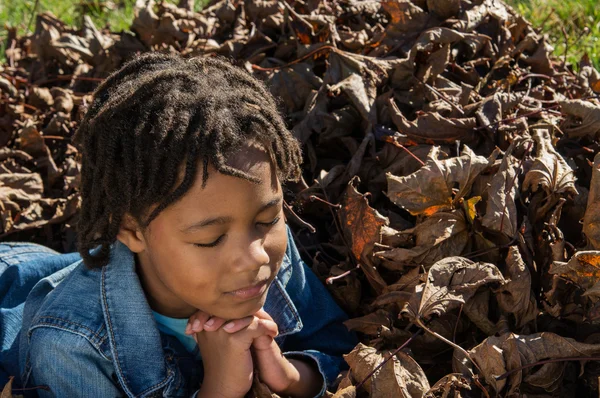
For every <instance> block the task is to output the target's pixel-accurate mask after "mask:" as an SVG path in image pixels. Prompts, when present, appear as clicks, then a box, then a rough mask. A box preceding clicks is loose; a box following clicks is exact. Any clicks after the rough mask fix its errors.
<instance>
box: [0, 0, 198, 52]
mask: <svg viewBox="0 0 600 398" xmlns="http://www.w3.org/2000/svg"><path fill="white" fill-rule="evenodd" d="M159 1H160V0H157V1H156V2H157V3H158V2H159ZM170 2H171V3H176V2H177V1H176V0H170ZM206 3H207V0H196V2H195V7H194V8H195V9H196V11H200V10H201V9H202V7H203V6H204V4H206ZM134 5H135V0H113V1H110V0H108V1H105V0H39V1H38V2H37V4H36V0H0V63H4V61H5V57H4V48H5V46H6V36H7V32H6V30H5V28H4V26H5V25H6V26H10V27H16V28H17V33H18V35H19V36H22V35H24V34H27V33H33V31H34V30H35V16H34V18H33V19H31V16H32V15H35V14H37V13H41V12H44V11H50V12H52V13H53V14H54V15H55V16H56V17H58V18H59V19H60V20H62V21H63V22H65V23H66V24H67V25H70V26H73V27H80V26H81V25H82V22H83V16H84V15H86V14H87V15H89V16H90V17H91V18H92V21H93V22H94V24H95V25H96V27H97V28H99V29H100V28H105V27H107V28H109V29H110V30H111V31H114V32H121V31H123V30H125V31H128V30H129V27H130V26H131V22H132V21H133V8H134ZM34 8H35V14H34ZM30 20H31V24H29V21H30Z"/></svg>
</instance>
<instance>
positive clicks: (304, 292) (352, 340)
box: [282, 227, 358, 396]
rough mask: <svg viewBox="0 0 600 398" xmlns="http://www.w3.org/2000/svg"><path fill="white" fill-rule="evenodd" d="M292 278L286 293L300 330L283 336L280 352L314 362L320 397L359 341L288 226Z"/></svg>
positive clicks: (345, 365) (345, 316)
mask: <svg viewBox="0 0 600 398" xmlns="http://www.w3.org/2000/svg"><path fill="white" fill-rule="evenodd" d="M287 255H288V256H289V258H290V260H291V268H292V275H291V277H290V279H289V282H288V283H287V285H286V291H287V293H288V294H289V296H290V298H291V300H292V302H293V303H294V305H295V306H296V309H297V310H298V314H299V315H300V319H301V321H302V324H303V327H302V329H301V330H300V331H299V332H298V333H294V334H290V335H289V336H287V337H286V339H285V341H284V343H283V347H282V350H283V351H284V355H285V356H286V357H288V358H298V359H301V358H303V359H306V360H308V361H314V362H315V363H316V365H317V366H318V369H319V371H320V372H321V375H322V376H323V379H324V384H323V387H322V390H321V393H320V395H319V396H322V395H323V394H324V393H325V389H326V387H328V386H330V385H331V384H332V383H333V381H334V380H335V379H336V377H337V375H338V374H339V372H340V371H341V370H343V369H347V364H346V362H345V361H344V359H343V357H342V355H343V354H347V353H349V352H350V351H352V349H353V348H354V347H355V346H356V344H357V343H358V339H357V338H356V335H355V334H354V333H353V332H349V331H348V329H347V328H346V326H344V324H343V323H342V322H343V321H345V320H346V319H348V317H347V315H346V313H344V311H342V309H341V308H340V307H339V306H338V305H337V304H336V303H335V301H334V300H333V298H332V297H331V295H330V294H329V292H328V291H327V289H326V288H325V286H323V284H322V283H321V281H320V280H319V279H318V278H317V276H316V275H315V274H314V273H313V272H312V271H311V270H310V269H309V268H308V267H307V266H306V264H305V263H304V261H302V259H301V258H300V254H299V253H298V249H297V247H296V244H295V243H294V238H293V236H292V234H291V231H290V229H289V227H288V251H287Z"/></svg>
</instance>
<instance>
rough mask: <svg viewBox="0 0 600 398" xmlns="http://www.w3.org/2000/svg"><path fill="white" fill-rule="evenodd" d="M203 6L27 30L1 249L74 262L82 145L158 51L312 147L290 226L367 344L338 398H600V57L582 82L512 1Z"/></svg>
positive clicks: (11, 47)
mask: <svg viewBox="0 0 600 398" xmlns="http://www.w3.org/2000/svg"><path fill="white" fill-rule="evenodd" d="M189 3H190V2H189V1H184V2H183V4H182V5H181V7H177V6H175V5H173V4H170V3H162V4H154V3H153V1H152V0H148V1H144V0H139V1H138V4H137V8H136V16H135V20H134V21H133V24H132V26H131V30H132V31H133V32H135V35H132V34H129V33H118V34H117V33H113V32H108V31H99V30H98V29H97V28H96V27H94V26H93V24H92V23H91V21H90V20H89V19H86V20H85V23H84V26H83V28H82V29H80V30H75V29H72V28H70V27H68V26H65V25H64V24H63V23H62V22H61V21H59V20H57V19H56V18H54V17H53V16H52V15H51V14H48V13H45V14H41V15H39V16H38V17H37V23H36V29H35V34H33V35H31V36H27V37H16V36H15V34H14V32H9V33H10V34H9V38H8V46H7V51H6V56H7V63H6V64H5V65H2V66H1V67H0V94H1V97H0V148H1V149H0V217H1V218H0V220H1V223H0V233H1V235H0V237H2V238H3V239H11V240H16V239H27V240H30V239H34V240H37V241H39V242H41V243H43V244H46V245H49V246H52V247H54V248H56V249H58V250H62V251H67V250H68V251H73V250H74V244H73V236H74V234H73V227H72V225H73V224H74V218H75V217H76V215H77V209H78V205H79V200H80V199H79V195H78V191H77V184H78V178H79V170H80V169H79V167H80V166H79V163H78V161H79V159H78V152H77V150H76V149H75V148H74V147H73V146H72V145H71V144H70V138H71V137H72V135H73V133H74V131H75V130H76V129H77V126H78V123H79V121H80V120H81V118H82V115H83V114H84V112H85V109H86V105H87V104H88V103H89V100H90V92H91V90H93V88H94V87H95V86H96V85H97V84H98V82H99V81H101V80H102V78H104V77H106V76H107V74H108V73H109V72H110V71H112V70H114V69H115V68H117V67H118V66H120V65H121V64H122V63H123V62H124V61H126V60H127V59H128V58H129V57H131V56H132V55H133V54H135V53H138V52H144V51H151V50H160V51H172V52H179V53H182V54H185V55H188V56H194V55H212V54H220V55H224V56H227V57H230V58H232V59H234V60H235V62H236V63H237V64H239V65H240V66H242V67H244V68H246V69H247V70H248V71H250V72H251V73H253V74H254V75H256V76H257V77H259V78H260V79H262V80H264V81H265V82H266V83H267V84H268V86H269V87H270V89H271V91H272V93H273V94H274V95H275V96H277V97H279V98H280V99H281V110H282V113H283V114H284V115H285V117H286V121H287V123H288V126H289V128H290V129H291V130H292V131H293V133H294V135H295V136H296V137H297V138H298V140H300V141H301V142H302V145H303V150H304V153H305V165H304V171H305V173H304V181H302V183H301V184H299V185H298V186H294V187H288V192H287V193H286V198H287V203H288V206H287V208H286V211H287V217H288V221H289V223H290V224H291V226H292V228H293V230H294V231H295V233H296V235H297V240H298V242H299V247H300V249H301V251H302V253H303V255H305V258H306V259H307V260H308V261H307V262H308V263H309V265H311V266H312V268H313V269H314V271H315V272H316V273H317V274H318V275H319V276H320V277H321V278H322V279H323V280H324V281H325V279H326V278H328V279H327V286H328V288H329V289H330V291H331V293H332V294H333V295H334V297H335V298H336V300H337V301H338V302H339V303H340V305H342V306H343V308H344V309H345V310H346V311H347V312H348V313H349V314H350V316H351V318H353V319H351V320H350V321H348V322H347V326H348V327H349V328H350V329H352V330H355V331H357V332H360V336H361V341H362V343H361V344H359V345H358V346H357V347H356V348H355V349H354V350H353V351H352V352H351V353H350V354H348V355H347V356H346V361H347V362H348V363H349V365H350V367H351V371H350V372H348V373H347V374H345V375H344V377H341V378H340V380H339V382H340V383H339V388H338V391H337V392H336V393H335V394H334V393H333V392H332V393H331V394H330V396H334V397H355V396H359V397H360V396H371V397H421V396H428V397H480V396H485V397H490V396H507V397H508V396H527V397H538V396H539V397H541V396H560V397H575V396H577V397H583V396H596V395H597V394H598V377H599V376H600V366H599V365H598V363H597V362H592V361H595V360H597V359H600V333H599V332H600V327H599V323H600V284H597V281H598V278H599V277H600V155H599V156H595V154H597V153H598V152H599V151H598V149H599V143H598V140H597V135H598V133H599V132H600V102H599V101H598V98H597V96H596V94H595V92H594V90H600V82H599V79H600V74H599V73H598V72H597V71H596V70H595V69H593V67H592V66H591V63H590V62H589V60H587V59H583V60H582V61H581V64H580V66H579V69H578V70H579V72H576V73H575V72H573V69H572V68H571V67H570V66H569V65H565V64H564V62H562V60H559V59H554V58H553V57H552V47H551V46H550V45H549V44H548V43H547V41H546V40H545V39H544V37H542V36H540V35H539V34H538V33H537V32H536V30H535V29H534V27H532V26H531V25H530V24H529V23H528V22H527V21H525V20H524V19H523V18H522V17H521V16H519V15H518V14H516V13H515V12H514V10H512V9H510V8H509V7H507V6H505V5H504V4H503V3H502V2H500V1H498V0H393V1H370V0H363V1H359V0H337V1H336V0H328V1H316V0H302V1H294V2H291V1H275V0H266V1H245V2H244V1H239V0H238V1H234V0H222V1H213V2H212V3H211V5H209V6H208V7H207V8H206V9H205V10H204V11H202V12H201V13H194V12H192V11H189V10H190V9H191V8H189V6H190V4H189ZM185 6H187V7H188V8H186V7H185ZM385 359H388V360H387V361H385V362H384V360H385ZM586 361H587V362H586ZM264 387H265V386H260V385H258V386H257V387H256V388H255V393H256V395H257V396H261V397H264V396H266V397H269V396H271V395H270V393H269V392H265V389H264Z"/></svg>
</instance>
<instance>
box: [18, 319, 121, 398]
mask: <svg viewBox="0 0 600 398" xmlns="http://www.w3.org/2000/svg"><path fill="white" fill-rule="evenodd" d="M31 352H33V353H37V354H36V355H33V356H32V357H30V358H29V360H30V362H29V364H30V373H29V377H27V378H25V377H23V380H26V385H25V387H33V386H36V387H37V386H44V385H45V386H47V387H48V389H42V388H38V389H36V390H35V391H36V392H37V394H38V396H39V397H42V398H45V397H124V396H126V394H125V393H124V392H123V391H122V390H121V389H120V388H119V387H118V386H117V384H116V383H115V382H114V381H113V379H112V377H113V375H114V370H113V366H112V362H111V361H110V360H109V359H108V358H105V357H103V356H101V354H100V353H99V352H98V351H97V350H96V349H95V348H94V347H93V346H92V344H91V343H90V342H89V341H88V340H87V339H86V338H84V337H82V336H79V335H77V334H74V333H70V332H64V331H61V330H57V329H53V328H48V327H38V328H36V329H34V330H33V332H32V334H31ZM115 377H116V376H115Z"/></svg>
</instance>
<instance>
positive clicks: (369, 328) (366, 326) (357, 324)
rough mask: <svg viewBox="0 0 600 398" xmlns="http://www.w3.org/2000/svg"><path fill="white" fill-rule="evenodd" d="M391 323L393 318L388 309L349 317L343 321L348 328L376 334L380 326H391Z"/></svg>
mask: <svg viewBox="0 0 600 398" xmlns="http://www.w3.org/2000/svg"><path fill="white" fill-rule="evenodd" d="M392 323H393V320H392V318H391V316H390V313H389V312H388V311H385V310H377V311H375V312H372V313H370V314H368V315H365V316H362V317H359V318H353V319H349V320H347V321H345V322H344V325H346V327H347V328H348V330H354V331H357V332H361V333H365V334H368V335H372V336H376V335H377V333H378V332H379V331H380V330H381V326H387V327H388V328H391V326H392Z"/></svg>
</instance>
